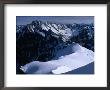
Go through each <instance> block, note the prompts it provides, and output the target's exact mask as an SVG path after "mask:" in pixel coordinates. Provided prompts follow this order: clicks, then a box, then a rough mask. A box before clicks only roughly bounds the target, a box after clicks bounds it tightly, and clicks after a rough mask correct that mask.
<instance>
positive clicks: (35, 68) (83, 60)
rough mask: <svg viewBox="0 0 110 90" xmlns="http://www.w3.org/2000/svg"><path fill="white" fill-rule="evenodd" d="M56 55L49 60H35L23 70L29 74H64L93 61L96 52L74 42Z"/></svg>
mask: <svg viewBox="0 0 110 90" xmlns="http://www.w3.org/2000/svg"><path fill="white" fill-rule="evenodd" d="M56 57H57V59H55V58H54V59H53V60H51V61H47V62H39V61H33V62H31V63H28V64H26V65H24V66H22V67H21V70H22V71H23V72H25V73H27V74H48V73H50V72H51V73H53V74H62V73H66V72H69V71H72V70H75V69H77V68H80V67H82V66H85V65H87V64H89V63H91V62H93V61H94V52H93V51H91V50H89V49H86V48H85V47H82V46H80V45H79V44H75V43H73V44H71V45H69V46H68V47H67V48H65V49H63V50H61V51H59V52H58V53H57V55H56Z"/></svg>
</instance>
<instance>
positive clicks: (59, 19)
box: [16, 16, 94, 25]
mask: <svg viewBox="0 0 110 90" xmlns="http://www.w3.org/2000/svg"><path fill="white" fill-rule="evenodd" d="M34 20H41V21H44V22H45V21H50V22H56V23H66V24H73V23H86V24H88V23H94V16H16V24H17V25H26V24H29V23H31V22H32V21H34Z"/></svg>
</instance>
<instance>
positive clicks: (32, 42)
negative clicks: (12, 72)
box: [16, 20, 94, 67]
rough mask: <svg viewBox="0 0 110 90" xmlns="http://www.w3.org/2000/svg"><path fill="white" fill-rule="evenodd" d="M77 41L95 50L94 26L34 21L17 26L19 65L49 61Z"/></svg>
mask: <svg viewBox="0 0 110 90" xmlns="http://www.w3.org/2000/svg"><path fill="white" fill-rule="evenodd" d="M72 42H77V43H79V44H81V45H82V46H84V47H86V48H88V49H91V50H93V51H94V48H93V47H94V28H93V25H92V24H90V25H86V24H57V23H51V22H42V21H37V20H36V21H33V22H32V23H31V24H28V25H20V26H16V61H17V66H18V67H19V66H21V65H24V64H26V63H29V62H31V61H35V60H37V61H42V62H45V61H49V60H51V59H52V58H53V57H54V56H55V55H56V53H57V51H58V50H61V49H63V48H65V47H67V45H68V44H70V43H72Z"/></svg>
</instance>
